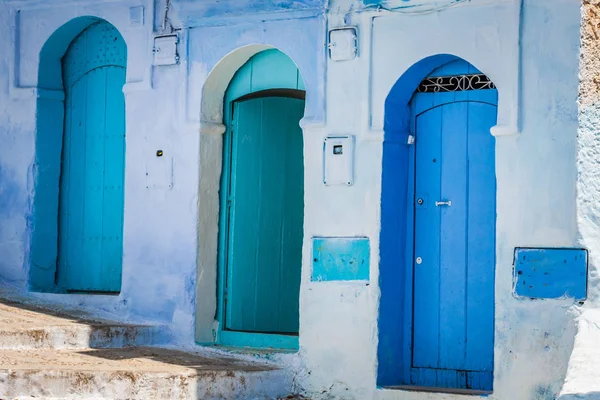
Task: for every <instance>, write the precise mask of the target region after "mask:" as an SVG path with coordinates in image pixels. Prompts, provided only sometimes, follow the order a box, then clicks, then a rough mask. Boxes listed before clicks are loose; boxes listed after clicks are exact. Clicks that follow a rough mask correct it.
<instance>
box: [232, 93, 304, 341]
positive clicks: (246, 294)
mask: <svg viewBox="0 0 600 400" xmlns="http://www.w3.org/2000/svg"><path fill="white" fill-rule="evenodd" d="M303 113H304V100H300V99H295V98H285V97H262V98H254V99H250V100H245V101H239V102H236V103H235V106H234V114H233V121H234V124H233V133H232V146H231V152H232V154H231V157H230V159H231V171H230V177H231V178H230V182H229V198H228V200H229V201H228V203H229V205H228V207H229V211H228V212H229V214H228V217H229V218H228V220H229V221H228V243H227V245H228V248H227V263H226V264H227V277H226V279H227V282H226V295H225V302H226V318H225V329H226V330H230V331H239V332H257V333H275V334H297V333H298V325H299V311H298V309H299V295H300V270H301V264H302V238H303V220H304V164H303V144H302V143H303V141H302V130H301V129H300V127H299V125H298V123H299V121H300V119H301V118H302V115H303Z"/></svg>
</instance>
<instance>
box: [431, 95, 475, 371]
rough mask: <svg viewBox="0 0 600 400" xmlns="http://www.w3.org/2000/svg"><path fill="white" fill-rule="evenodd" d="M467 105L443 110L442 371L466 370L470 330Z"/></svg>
mask: <svg viewBox="0 0 600 400" xmlns="http://www.w3.org/2000/svg"><path fill="white" fill-rule="evenodd" d="M467 111H468V108H467V103H462V102H459V103H451V104H448V105H445V106H443V107H442V123H443V133H442V143H443V144H442V149H443V150H442V152H443V153H442V190H441V197H440V200H442V201H452V205H451V206H440V207H437V208H438V211H439V213H440V214H441V231H440V236H441V239H440V240H441V249H440V254H441V257H440V342H439V346H440V359H439V365H438V367H439V368H451V369H463V365H464V358H465V339H466V338H465V331H466V298H465V297H466V286H465V284H466V272H467V271H466V269H467V268H466V267H467V265H466V263H467V252H468V251H469V249H468V248H467V243H466V238H467V235H468V232H467V213H468V210H467V206H468V205H467V191H468V181H467Z"/></svg>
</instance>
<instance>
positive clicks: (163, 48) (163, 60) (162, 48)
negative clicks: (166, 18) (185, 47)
mask: <svg viewBox="0 0 600 400" xmlns="http://www.w3.org/2000/svg"><path fill="white" fill-rule="evenodd" d="M178 43H179V38H178V37H177V35H165V36H156V37H155V38H154V49H153V52H154V65H175V64H178V63H179V53H178V52H177V44H178Z"/></svg>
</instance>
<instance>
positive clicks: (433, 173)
mask: <svg viewBox="0 0 600 400" xmlns="http://www.w3.org/2000/svg"><path fill="white" fill-rule="evenodd" d="M441 128H442V119H441V109H440V108H439V107H438V108H433V109H431V110H429V111H427V112H426V113H424V114H421V115H420V116H418V117H417V121H416V132H417V141H416V171H415V176H416V198H417V204H416V205H415V254H414V257H415V259H417V258H420V259H421V263H420V264H419V263H418V262H414V264H413V265H414V270H415V275H414V310H413V311H414V316H413V320H414V332H413V366H415V367H436V366H437V364H438V358H439V349H438V343H439V317H440V314H439V305H440V297H439V296H440V292H439V291H440V270H439V261H440V241H439V232H440V213H439V210H438V209H437V207H436V206H435V201H436V200H438V199H439V198H440V195H441V193H440V189H441V169H440V168H441V164H442V159H441V157H442V153H441V144H442V143H441V140H442V138H441V134H442V130H441ZM418 199H422V200H423V204H418Z"/></svg>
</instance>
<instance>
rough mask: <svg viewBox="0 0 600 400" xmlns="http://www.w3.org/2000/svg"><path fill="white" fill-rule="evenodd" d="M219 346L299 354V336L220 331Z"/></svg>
mask: <svg viewBox="0 0 600 400" xmlns="http://www.w3.org/2000/svg"><path fill="white" fill-rule="evenodd" d="M217 345H219V346H224V347H235V348H238V349H240V348H241V349H244V348H245V349H264V350H267V351H273V350H287V351H290V352H297V351H298V336H297V335H282V334H270V333H250V332H239V331H220V332H219V334H218V338H217Z"/></svg>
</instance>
